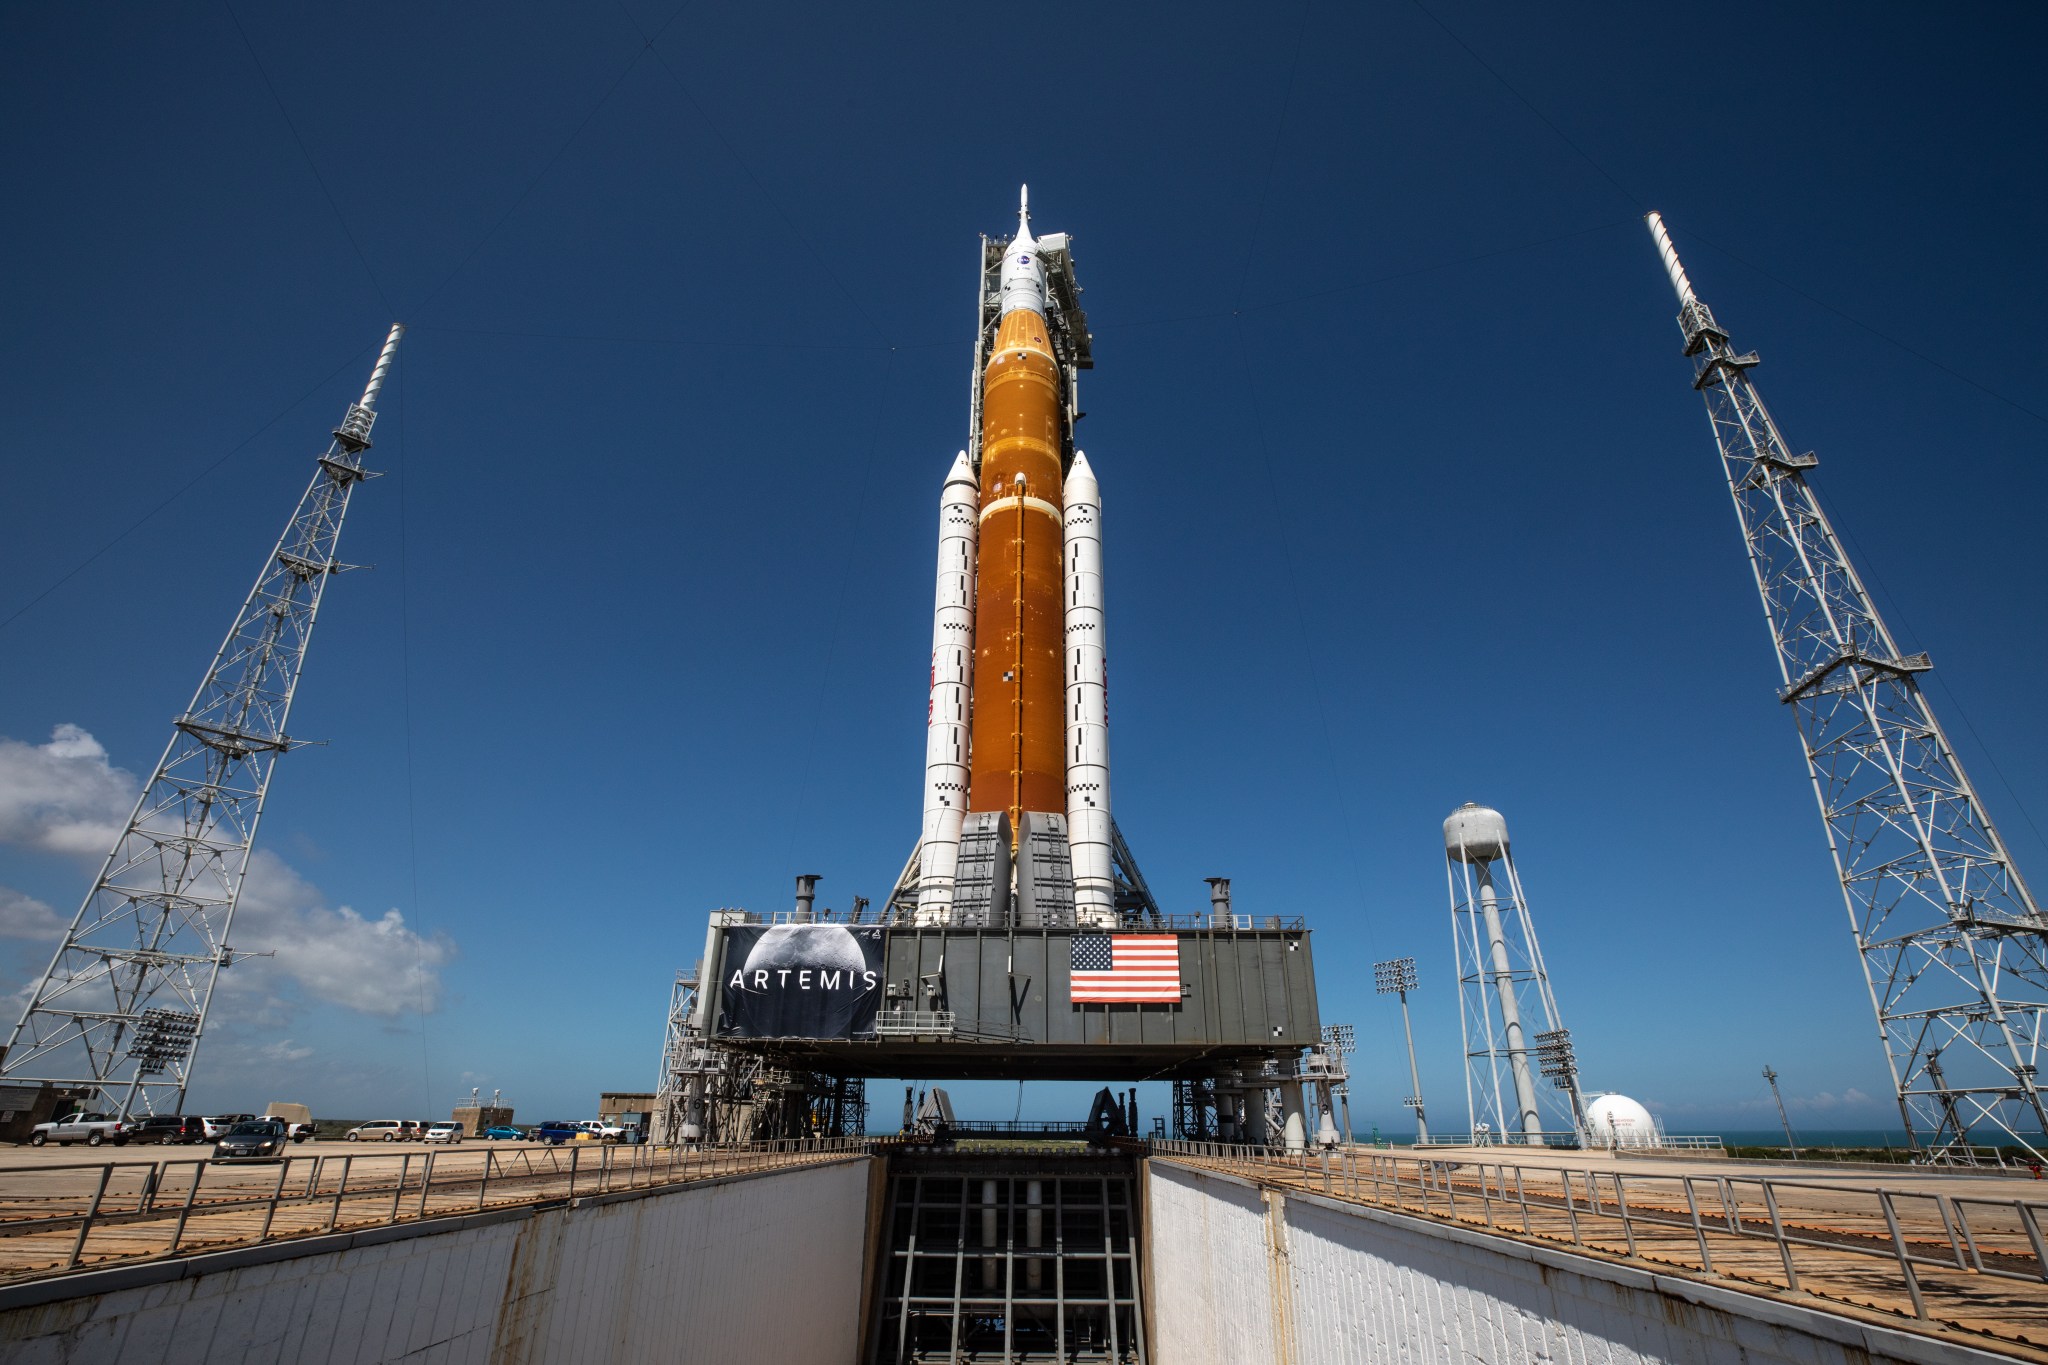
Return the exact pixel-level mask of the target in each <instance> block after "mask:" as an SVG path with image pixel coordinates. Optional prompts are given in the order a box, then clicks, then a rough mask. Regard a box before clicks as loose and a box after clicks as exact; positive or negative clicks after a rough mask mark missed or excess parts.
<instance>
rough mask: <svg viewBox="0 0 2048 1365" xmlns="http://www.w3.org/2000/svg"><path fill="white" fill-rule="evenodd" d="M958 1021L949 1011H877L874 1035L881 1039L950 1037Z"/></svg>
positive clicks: (957, 1017)
mask: <svg viewBox="0 0 2048 1365" xmlns="http://www.w3.org/2000/svg"><path fill="white" fill-rule="evenodd" d="M958 1021H959V1016H957V1015H955V1014H954V1013H953V1011H951V1010H877V1011H876V1012H875V1033H876V1035H877V1036H879V1037H883V1038H889V1037H894V1036H898V1035H903V1036H917V1035H920V1034H944V1035H948V1036H950V1035H951V1034H952V1032H953V1027H954V1025H955V1024H956V1023H957V1022H958Z"/></svg>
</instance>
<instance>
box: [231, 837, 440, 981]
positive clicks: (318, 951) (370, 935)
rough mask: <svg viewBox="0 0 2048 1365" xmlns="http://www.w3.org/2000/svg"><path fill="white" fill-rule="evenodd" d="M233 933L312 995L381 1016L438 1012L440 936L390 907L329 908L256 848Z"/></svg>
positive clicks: (307, 886)
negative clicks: (370, 912) (379, 911)
mask: <svg viewBox="0 0 2048 1365" xmlns="http://www.w3.org/2000/svg"><path fill="white" fill-rule="evenodd" d="M234 937H235V947H236V948H238V949H240V950H241V951H243V952H266V951H273V950H274V951H275V952H276V953H277V958H276V965H277V969H278V970H279V971H281V972H283V973H285V974H286V975H287V976H289V977H291V978H292V979H293V980H295V981H296V982H298V983H299V985H301V986H303V987H304V988H305V989H306V991H307V992H308V993H309V994H311V995H312V996H314V997H315V998H316V999H320V1000H325V1001H327V1002H328V1003H330V1004H335V1005H341V1006H344V1007H346V1008H348V1009H352V1010H360V1011H362V1012H363V1013H364V1014H374V1015H379V1016H381V1017H384V1018H392V1017H394V1016H397V1015H402V1014H411V1013H414V1012H415V1011H424V1012H426V1013H429V1014H431V1013H432V1012H433V1011H434V1010H435V1009H437V1008H438V1007H439V1006H440V1003H441V977H440V968H441V967H443V966H445V965H446V964H447V963H448V962H450V961H452V960H453V959H454V957H455V944H454V943H453V942H452V941H450V940H449V939H448V937H447V936H446V935H443V934H436V935H434V936H433V937H431V938H428V937H425V936H423V935H420V934H418V933H415V932H414V931H413V930H412V929H411V928H410V927H408V926H407V924H406V922H405V916H404V915H403V914H402V913H400V912H399V911H397V910H386V911H385V912H384V913H383V915H382V916H380V917H378V918H375V919H371V918H367V917H365V916H363V915H360V914H358V913H357V912H356V911H355V910H353V909H351V908H350V907H348V906H346V905H343V906H338V907H335V908H332V909H330V908H328V906H327V904H326V900H325V898H324V897H323V896H322V895H321V894H320V890H319V888H318V887H316V886H314V885H313V884H312V883H311V882H309V881H307V880H306V879H305V878H304V877H301V876H300V875H299V874H298V872H297V871H295V870H294V869H293V868H292V866H291V865H290V864H289V863H287V862H285V861H284V859H282V858H280V857H278V856H277V855H276V854H274V853H269V852H266V851H265V850H263V849H258V850H256V852H255V854H254V855H253V856H252V857H251V858H250V859H249V875H248V878H247V879H246V880H245V881H244V882H243V883H242V901H241V907H240V909H239V910H238V912H237V913H236V916H235V933H234ZM250 965H251V966H254V965H255V964H253V963H252V964H250ZM237 970H240V969H239V968H238V969H237Z"/></svg>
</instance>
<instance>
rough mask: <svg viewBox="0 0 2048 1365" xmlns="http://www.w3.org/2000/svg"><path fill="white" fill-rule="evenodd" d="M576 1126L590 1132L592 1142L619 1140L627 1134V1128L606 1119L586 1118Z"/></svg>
mask: <svg viewBox="0 0 2048 1365" xmlns="http://www.w3.org/2000/svg"><path fill="white" fill-rule="evenodd" d="M576 1126H577V1127H578V1128H581V1129H582V1130H583V1131H584V1132H586V1133H588V1134H590V1140H591V1141H592V1142H617V1141H618V1140H619V1139H620V1138H622V1137H624V1136H625V1135H626V1130H625V1129H624V1128H623V1127H621V1126H620V1125H619V1124H616V1123H611V1122H608V1121H607V1120H604V1119H584V1120H583V1121H582V1122H580V1123H578V1124H577V1125H576Z"/></svg>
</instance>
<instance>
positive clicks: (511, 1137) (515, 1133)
mask: <svg viewBox="0 0 2048 1365" xmlns="http://www.w3.org/2000/svg"><path fill="white" fill-rule="evenodd" d="M483 1135H484V1136H485V1137H486V1138H488V1139H489V1140H491V1141H492V1142H519V1141H522V1140H523V1139H524V1138H525V1137H526V1134H525V1133H523V1132H521V1131H520V1130H519V1129H517V1128H514V1127H512V1126H510V1125H509V1124H500V1125H499V1126H497V1127H496V1128H486V1129H484V1134H483Z"/></svg>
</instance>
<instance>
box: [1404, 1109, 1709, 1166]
mask: <svg viewBox="0 0 2048 1365" xmlns="http://www.w3.org/2000/svg"><path fill="white" fill-rule="evenodd" d="M1402 1103H1403V1104H1408V1103H1410V1101H1407V1100H1403V1101H1402ZM1605 1136H1606V1135H1604V1134H1600V1133H1594V1134H1591V1135H1590V1136H1589V1135H1587V1134H1583V1133H1577V1132H1574V1131H1572V1130H1571V1129H1569V1128H1560V1129H1556V1130H1552V1131H1546V1132H1542V1133H1431V1134H1430V1135H1429V1136H1428V1137H1426V1138H1418V1139H1416V1141H1415V1143H1414V1145H1415V1146H1417V1147H1488V1148H1494V1147H1508V1148H1513V1147H1544V1148H1549V1149H1551V1150H1553V1151H1555V1150H1559V1149H1566V1148H1584V1149H1585V1150H1587V1151H1593V1152H1611V1151H1621V1152H1644V1153H1652V1152H1666V1151H1679V1152H1706V1151H1719V1150H1721V1149H1723V1148H1724V1147H1725V1146H1726V1145H1727V1144H1725V1143H1724V1142H1723V1141H1722V1140H1721V1139H1720V1138H1719V1137H1715V1136H1711V1135H1708V1134H1694V1133H1681V1134H1678V1135H1676V1136H1673V1135H1671V1134H1668V1133H1659V1134H1657V1137H1656V1140H1655V1141H1653V1142H1617V1141H1614V1140H1612V1139H1608V1140H1605V1141H1603V1140H1602V1138H1603V1137H1605Z"/></svg>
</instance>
